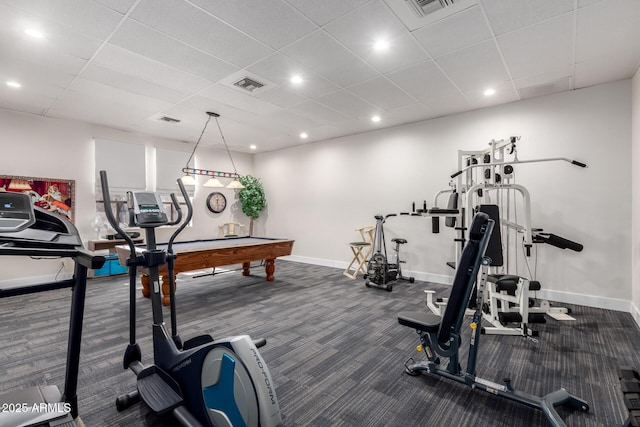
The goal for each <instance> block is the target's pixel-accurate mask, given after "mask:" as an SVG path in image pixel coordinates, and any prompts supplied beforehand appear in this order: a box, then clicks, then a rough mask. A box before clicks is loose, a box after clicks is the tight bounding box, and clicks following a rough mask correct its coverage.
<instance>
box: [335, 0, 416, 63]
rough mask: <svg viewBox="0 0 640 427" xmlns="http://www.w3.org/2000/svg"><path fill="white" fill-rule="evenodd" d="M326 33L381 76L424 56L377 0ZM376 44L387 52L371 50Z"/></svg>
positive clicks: (339, 21) (338, 21) (405, 30)
mask: <svg viewBox="0 0 640 427" xmlns="http://www.w3.org/2000/svg"><path fill="white" fill-rule="evenodd" d="M325 29H326V31H327V32H328V33H329V34H331V35H332V36H333V37H335V38H336V39H337V40H338V41H339V42H340V43H342V44H344V45H345V46H346V47H347V48H348V49H350V50H351V51H353V52H354V53H355V54H356V55H358V56H359V57H360V58H362V59H363V60H365V61H366V62H368V63H369V64H371V65H372V66H373V67H374V68H376V69H377V70H378V71H380V72H382V73H387V72H390V71H393V70H396V69H399V68H404V67H407V66H409V65H413V64H416V63H418V62H421V61H424V60H425V59H427V58H428V55H427V54H426V53H425V52H424V50H423V49H422V48H420V46H419V45H418V44H417V43H416V41H415V40H414V39H413V37H411V35H410V34H409V31H408V30H407V29H406V28H405V27H404V25H402V23H401V22H400V21H399V20H398V18H396V16H395V15H394V14H393V13H392V12H391V11H390V10H389V9H388V8H387V7H386V6H385V5H384V3H382V1H380V0H378V1H375V2H373V3H370V4H368V5H366V6H365V7H363V8H360V9H358V10H357V11H355V12H353V13H351V14H349V15H346V16H344V17H342V18H340V19H337V20H335V21H333V22H332V23H331V24H329V25H327V26H326V27H325ZM378 40H385V41H386V42H388V43H389V46H388V48H386V49H384V50H381V51H378V50H376V49H375V48H374V45H375V43H376V42H377V41H378Z"/></svg>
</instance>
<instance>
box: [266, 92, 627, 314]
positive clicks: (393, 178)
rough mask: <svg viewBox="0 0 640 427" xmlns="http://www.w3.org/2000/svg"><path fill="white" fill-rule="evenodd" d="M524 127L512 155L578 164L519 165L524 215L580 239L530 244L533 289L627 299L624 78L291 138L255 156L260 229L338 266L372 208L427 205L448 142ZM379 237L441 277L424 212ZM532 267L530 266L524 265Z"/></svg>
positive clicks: (558, 295) (616, 302) (442, 170)
mask: <svg viewBox="0 0 640 427" xmlns="http://www.w3.org/2000/svg"><path fill="white" fill-rule="evenodd" d="M512 135H519V136H521V137H522V139H521V142H520V143H519V149H518V156H519V159H520V160H525V159H534V158H541V157H569V158H574V159H576V160H579V161H581V162H584V163H587V164H588V166H589V167H588V168H586V169H581V168H578V167H575V166H571V165H569V164H567V163H562V164H561V163H544V164H536V165H519V166H518V167H517V177H518V178H517V182H518V183H520V184H523V185H525V186H527V188H528V189H529V191H530V193H531V197H532V205H533V206H532V211H533V225H534V227H538V228H544V229H545V231H548V232H552V233H555V234H558V235H561V236H564V237H566V238H569V239H571V240H575V241H578V242H580V243H582V244H583V245H584V247H585V249H584V251H583V252H581V253H575V252H570V251H562V250H559V249H557V248H554V247H551V246H548V245H540V247H539V248H538V251H537V252H538V262H537V278H538V279H539V280H540V281H541V282H542V285H543V288H544V289H545V292H544V293H543V295H542V296H543V297H546V298H549V299H552V300H555V301H563V302H572V303H579V304H585V305H592V306H598V307H606V308H614V309H619V310H624V311H628V310H629V300H630V299H631V263H630V258H631V256H630V253H629V252H630V251H629V248H630V247H631V235H630V233H629V230H630V229H631V203H630V199H631V159H630V154H631V81H629V80H627V81H621V82H616V83H611V84H606V85H600V86H596V87H591V88H587V89H582V90H578V91H573V92H570V93H563V94H557V95H552V96H547V97H540V98H535V99H531V100H526V101H523V102H519V103H514V104H509V105H502V106H497V107H493V108H487V109H483V110H477V111H472V112H468V113H463V114H458V115H454V116H448V117H443V118H439V119H435V120H429V121H423V122H417V123H413V124H408V125H402V126H397V127H393V128H388V129H381V130H378V131H372V132H368V133H362V134H358V135H352V136H348V137H343V138H337V139H332V140H328V141H324V142H320V143H314V144H309V145H303V146H298V147H294V148H290V149H284V150H279V151H276V152H271V153H264V154H258V155H256V158H255V161H254V162H255V171H256V175H257V176H259V177H261V179H262V180H263V182H264V184H265V191H266V193H267V199H268V207H267V213H266V215H268V220H267V223H266V234H267V235H270V236H281V237H291V238H295V239H296V243H295V245H294V255H295V258H296V259H298V260H302V261H308V262H313V263H319V264H324V265H331V266H336V267H342V268H343V267H344V266H346V263H347V261H348V260H349V259H350V251H349V249H348V247H347V245H346V243H347V242H349V241H351V240H355V239H356V238H357V235H356V233H355V232H354V228H356V227H358V226H361V225H365V224H369V223H373V222H374V220H373V216H374V215H375V214H376V213H384V214H386V213H392V212H401V211H408V210H410V209H411V204H412V202H414V201H415V202H417V203H418V205H419V206H421V205H422V201H423V200H427V204H428V206H429V207H431V206H432V205H433V202H432V199H433V196H434V194H435V193H436V192H437V191H438V190H441V189H446V188H447V187H448V182H449V178H448V177H449V176H450V174H451V173H453V172H455V171H456V167H457V163H456V162H457V160H456V159H457V150H459V149H463V150H480V149H483V148H485V147H487V143H488V142H489V141H490V140H492V139H502V138H508V137H509V136H512ZM385 231H386V233H387V240H390V239H391V238H392V237H394V236H396V235H397V236H400V237H404V238H406V239H408V240H409V243H408V245H406V247H405V248H403V249H405V252H404V256H403V258H404V259H406V261H407V264H406V270H410V271H412V272H413V274H415V275H416V276H417V277H418V278H420V279H429V280H436V281H440V282H447V281H448V280H450V276H451V274H452V270H450V269H449V268H448V267H447V266H446V265H445V262H446V261H451V260H453V259H454V244H453V242H452V238H453V237H454V235H453V232H452V231H451V230H450V229H445V228H444V227H441V233H440V234H438V235H434V234H432V233H431V232H430V220H427V219H425V218H415V217H400V218H398V219H392V220H389V222H388V223H387V224H386V227H385ZM531 268H532V270H533V269H534V265H532V266H531Z"/></svg>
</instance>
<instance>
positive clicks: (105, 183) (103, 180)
mask: <svg viewBox="0 0 640 427" xmlns="http://www.w3.org/2000/svg"><path fill="white" fill-rule="evenodd" d="M100 187H101V188H102V200H104V213H105V215H106V216H107V220H108V221H109V224H111V226H112V227H113V229H114V230H115V231H116V233H118V234H119V235H120V236H122V238H123V239H124V240H126V242H127V243H128V244H129V249H130V250H131V257H132V258H133V257H135V254H136V245H135V243H133V239H132V238H131V237H130V236H129V235H128V234H127V233H126V232H125V231H124V230H123V229H122V228H121V227H120V224H118V221H117V220H116V217H115V216H114V215H113V210H112V209H111V203H110V202H109V201H110V200H111V195H110V194H109V180H108V178H107V171H105V170H101V171H100Z"/></svg>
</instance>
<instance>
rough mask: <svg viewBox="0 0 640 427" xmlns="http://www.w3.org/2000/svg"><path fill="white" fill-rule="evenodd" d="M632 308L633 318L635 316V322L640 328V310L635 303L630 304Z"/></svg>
mask: <svg viewBox="0 0 640 427" xmlns="http://www.w3.org/2000/svg"><path fill="white" fill-rule="evenodd" d="M629 305H630V306H631V310H630V312H631V316H633V320H635V321H636V324H637V325H638V327H639V328H640V308H638V307H636V305H635V304H634V303H631V304H629Z"/></svg>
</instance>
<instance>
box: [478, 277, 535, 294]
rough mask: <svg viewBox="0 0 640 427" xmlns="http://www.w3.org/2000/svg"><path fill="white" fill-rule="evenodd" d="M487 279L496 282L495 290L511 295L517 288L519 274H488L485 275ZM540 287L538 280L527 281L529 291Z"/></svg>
mask: <svg viewBox="0 0 640 427" xmlns="http://www.w3.org/2000/svg"><path fill="white" fill-rule="evenodd" d="M487 281H489V282H491V283H495V284H496V291H498V292H502V291H506V292H507V293H509V294H511V295H513V294H514V293H515V291H516V290H517V289H518V282H519V281H520V276H516V275H514V274H490V275H489V276H487ZM540 289H541V287H540V282H538V281H537V280H531V281H529V290H530V291H539V290H540Z"/></svg>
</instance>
